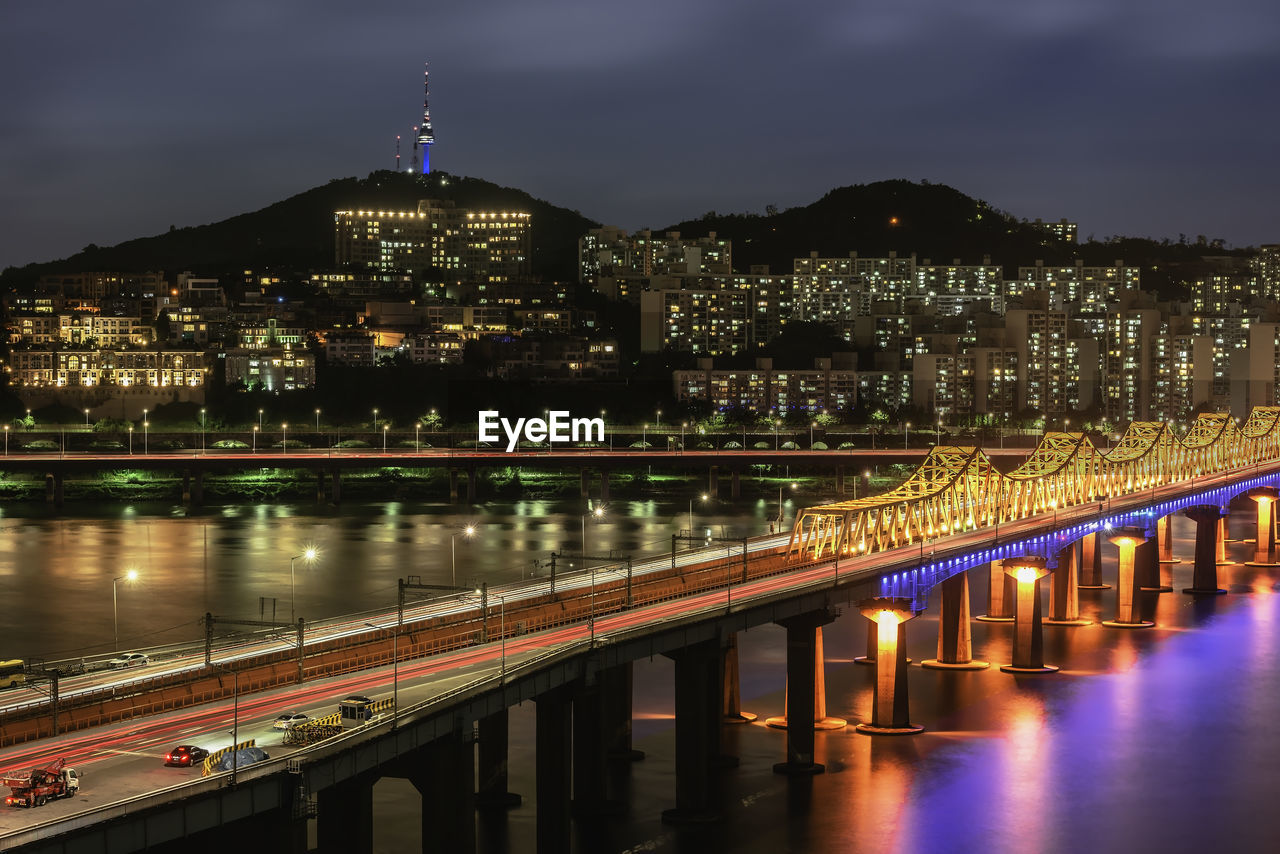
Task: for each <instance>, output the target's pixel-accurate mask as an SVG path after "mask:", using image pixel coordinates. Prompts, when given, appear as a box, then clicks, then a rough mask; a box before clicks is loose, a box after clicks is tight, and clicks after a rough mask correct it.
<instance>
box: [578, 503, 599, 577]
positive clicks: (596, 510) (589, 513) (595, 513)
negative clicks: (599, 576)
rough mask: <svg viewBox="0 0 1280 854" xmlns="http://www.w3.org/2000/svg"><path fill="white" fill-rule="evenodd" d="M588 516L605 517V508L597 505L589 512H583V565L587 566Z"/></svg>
mask: <svg viewBox="0 0 1280 854" xmlns="http://www.w3.org/2000/svg"><path fill="white" fill-rule="evenodd" d="M588 516H594V517H596V519H603V518H604V508H603V507H599V506H597V507H595V508H594V509H592V510H589V511H588V512H586V513H583V514H582V565H583V566H586V564H587V517H588Z"/></svg>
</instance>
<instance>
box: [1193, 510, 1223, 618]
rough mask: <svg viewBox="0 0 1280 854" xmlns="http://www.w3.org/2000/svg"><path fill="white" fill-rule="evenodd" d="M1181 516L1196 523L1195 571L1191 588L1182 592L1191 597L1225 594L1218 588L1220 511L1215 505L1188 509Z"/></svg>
mask: <svg viewBox="0 0 1280 854" xmlns="http://www.w3.org/2000/svg"><path fill="white" fill-rule="evenodd" d="M1182 512H1183V514H1184V515H1185V516H1186V517H1187V518H1189V519H1191V520H1192V521H1194V522H1195V523H1196V556H1195V569H1194V570H1193V575H1192V577H1191V586H1190V587H1188V588H1186V589H1185V590H1183V591H1182V592H1183V593H1190V594H1191V595H1193V596H1218V595H1221V594H1223V593H1226V592H1227V591H1226V590H1223V589H1222V588H1221V587H1219V586H1218V562H1217V552H1218V544H1219V542H1220V539H1219V538H1220V536H1221V531H1222V526H1221V522H1222V511H1220V510H1219V509H1218V506H1217V505H1216V504H1202V505H1199V506H1196V507H1188V508H1187V509H1186V510H1183V511H1182Z"/></svg>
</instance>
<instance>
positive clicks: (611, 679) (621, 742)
mask: <svg viewBox="0 0 1280 854" xmlns="http://www.w3.org/2000/svg"><path fill="white" fill-rule="evenodd" d="M631 670H632V666H631V662H630V661H628V662H625V663H623V664H616V665H614V666H613V667H610V668H608V669H606V670H603V671H601V673H600V685H601V690H602V691H603V692H604V721H605V723H604V728H605V739H606V745H605V749H606V751H607V755H608V757H609V758H610V759H615V760H617V759H622V760H626V761H628V762H636V761H639V760H641V759H644V751H643V750H636V749H635V748H634V747H632V746H631V691H632V681H631Z"/></svg>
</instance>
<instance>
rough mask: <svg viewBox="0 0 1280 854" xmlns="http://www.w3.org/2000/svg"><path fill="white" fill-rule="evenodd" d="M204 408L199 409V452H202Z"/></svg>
mask: <svg viewBox="0 0 1280 854" xmlns="http://www.w3.org/2000/svg"><path fill="white" fill-rule="evenodd" d="M204 429H205V427H204V407H201V408H200V451H201V453H203V452H204Z"/></svg>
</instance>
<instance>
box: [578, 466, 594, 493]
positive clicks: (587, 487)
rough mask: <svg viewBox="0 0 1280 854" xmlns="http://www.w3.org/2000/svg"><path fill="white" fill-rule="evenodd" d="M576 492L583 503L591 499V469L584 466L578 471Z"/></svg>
mask: <svg viewBox="0 0 1280 854" xmlns="http://www.w3.org/2000/svg"><path fill="white" fill-rule="evenodd" d="M578 492H579V493H580V494H581V496H582V499H583V500H584V501H585V500H586V499H588V498H590V497H591V469H589V468H587V467H586V466H583V467H582V468H580V469H578Z"/></svg>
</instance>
